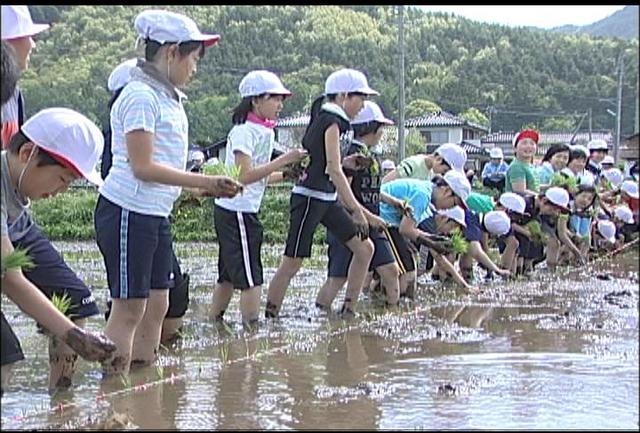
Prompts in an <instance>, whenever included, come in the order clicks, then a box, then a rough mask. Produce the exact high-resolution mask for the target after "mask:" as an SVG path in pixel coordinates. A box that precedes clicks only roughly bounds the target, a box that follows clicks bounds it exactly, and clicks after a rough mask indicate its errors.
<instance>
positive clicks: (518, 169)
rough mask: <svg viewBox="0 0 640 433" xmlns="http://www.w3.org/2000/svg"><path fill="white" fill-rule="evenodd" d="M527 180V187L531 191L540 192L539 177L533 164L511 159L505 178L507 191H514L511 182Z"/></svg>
mask: <svg viewBox="0 0 640 433" xmlns="http://www.w3.org/2000/svg"><path fill="white" fill-rule="evenodd" d="M523 180H524V181H525V188H526V189H529V190H531V191H535V192H538V190H539V185H538V178H537V177H536V173H535V171H534V170H533V168H532V167H531V164H529V163H526V162H522V161H520V160H518V159H517V158H515V159H514V160H513V161H511V164H510V165H509V169H508V170H507V176H506V179H505V191H507V192H513V189H512V188H511V184H512V183H513V182H517V181H523Z"/></svg>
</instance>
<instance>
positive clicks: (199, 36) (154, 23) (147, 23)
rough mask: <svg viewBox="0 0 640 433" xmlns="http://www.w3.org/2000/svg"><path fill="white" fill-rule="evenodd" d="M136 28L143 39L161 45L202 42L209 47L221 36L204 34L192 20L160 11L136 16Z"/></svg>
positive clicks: (143, 12)
mask: <svg viewBox="0 0 640 433" xmlns="http://www.w3.org/2000/svg"><path fill="white" fill-rule="evenodd" d="M134 27H135V29H136V32H138V36H139V37H140V38H142V39H151V40H152V41H156V42H159V43H161V44H164V43H167V42H174V43H180V42H188V41H202V42H204V46H205V47H208V46H210V45H213V44H215V43H216V42H218V40H219V39H220V35H217V34H208V33H202V32H200V30H199V29H198V26H197V25H196V23H195V21H193V20H192V19H191V18H189V17H187V16H185V15H182V14H178V13H175V12H170V11H166V10H160V9H147V10H145V11H142V12H140V13H139V14H138V16H136V19H135V21H134Z"/></svg>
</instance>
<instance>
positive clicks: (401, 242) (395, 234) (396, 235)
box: [385, 227, 416, 275]
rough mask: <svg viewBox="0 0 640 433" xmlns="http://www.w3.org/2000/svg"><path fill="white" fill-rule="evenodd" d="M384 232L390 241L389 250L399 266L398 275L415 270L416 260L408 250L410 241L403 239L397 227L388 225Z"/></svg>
mask: <svg viewBox="0 0 640 433" xmlns="http://www.w3.org/2000/svg"><path fill="white" fill-rule="evenodd" d="M385 232H386V234H387V236H388V238H389V240H390V241H391V242H390V245H391V250H392V251H393V255H394V257H395V258H396V262H397V263H398V267H399V268H400V275H402V274H406V273H407V272H411V271H415V270H416V261H415V259H414V258H413V254H412V253H411V251H410V250H409V242H411V241H410V240H408V239H405V237H404V236H403V235H401V234H400V231H399V230H398V228H397V227H389V228H388V229H385Z"/></svg>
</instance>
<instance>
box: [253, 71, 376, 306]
mask: <svg viewBox="0 0 640 433" xmlns="http://www.w3.org/2000/svg"><path fill="white" fill-rule="evenodd" d="M377 94H378V92H376V91H375V90H373V89H372V88H371V87H369V83H368V82H367V77H366V76H365V75H364V74H363V73H362V72H360V71H357V70H355V69H340V70H337V71H335V72H333V73H332V74H330V75H329V76H328V77H327V79H326V81H325V88H324V95H322V96H320V97H319V98H317V99H316V100H315V101H314V102H313V104H312V106H311V118H310V120H309V126H308V127H307V130H306V131H305V134H304V137H303V138H302V146H303V147H304V148H305V149H306V150H308V151H309V156H310V162H309V165H308V166H307V167H306V168H305V170H304V172H303V173H302V175H301V176H300V178H299V179H298V181H297V182H296V185H295V186H294V187H293V190H292V194H291V201H290V214H291V215H290V223H289V233H288V236H287V243H286V247H285V252H284V256H283V258H282V261H281V262H280V266H279V267H278V270H277V271H276V273H275V275H274V276H273V279H272V280H271V282H270V283H269V291H268V294H267V305H266V308H265V316H266V317H268V318H274V317H277V316H278V314H279V312H280V307H281V305H282V301H283V300H284V296H285V293H286V290H287V287H288V286H289V282H290V281H291V279H292V278H293V277H294V276H295V275H296V274H297V273H298V271H299V270H300V267H301V266H302V260H303V258H305V257H309V256H310V255H311V245H312V243H313V234H314V232H315V230H316V228H317V227H318V224H322V225H324V226H325V227H326V228H327V230H329V231H330V232H332V233H333V234H334V235H335V236H336V237H337V238H338V239H339V240H340V241H341V242H343V243H344V244H345V245H346V246H347V248H349V249H350V250H351V252H352V253H353V259H352V260H351V265H350V267H349V277H348V278H347V290H346V295H345V298H344V303H343V305H342V309H341V312H342V314H344V315H345V317H350V316H353V314H354V308H355V306H356V303H357V301H358V296H359V295H360V291H361V290H362V286H363V283H364V281H365V278H366V275H367V270H368V268H369V262H370V261H371V257H372V256H373V243H372V242H371V240H370V239H369V236H368V235H369V226H371V228H372V230H380V229H382V228H383V227H384V225H385V224H384V221H383V220H382V219H381V218H380V217H378V216H377V215H374V214H372V213H365V212H364V211H363V210H362V207H361V206H360V204H359V203H358V200H357V199H356V198H355V197H354V195H353V192H352V190H351V188H350V186H349V181H348V180H347V177H346V175H345V174H344V171H343V169H342V158H341V153H346V150H347V146H348V145H349V144H350V141H351V140H350V138H351V137H352V136H353V131H352V129H351V121H352V120H353V119H355V118H356V116H357V115H358V113H359V112H360V110H362V108H363V106H364V101H365V100H366V99H367V98H368V97H369V96H370V95H377ZM341 142H342V143H344V144H345V148H344V149H341ZM338 197H340V201H338Z"/></svg>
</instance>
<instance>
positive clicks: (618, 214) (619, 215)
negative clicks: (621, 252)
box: [611, 205, 638, 242]
mask: <svg viewBox="0 0 640 433" xmlns="http://www.w3.org/2000/svg"><path fill="white" fill-rule="evenodd" d="M611 220H612V221H613V223H614V224H615V225H616V230H617V235H618V236H620V237H622V238H623V239H624V241H625V242H629V241H631V240H633V239H635V238H636V237H637V236H638V225H637V224H636V223H635V221H634V220H633V212H631V209H629V207H627V206H625V205H620V206H616V207H615V208H614V209H613V215H612V216H611Z"/></svg>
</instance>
